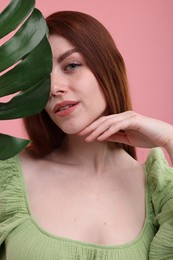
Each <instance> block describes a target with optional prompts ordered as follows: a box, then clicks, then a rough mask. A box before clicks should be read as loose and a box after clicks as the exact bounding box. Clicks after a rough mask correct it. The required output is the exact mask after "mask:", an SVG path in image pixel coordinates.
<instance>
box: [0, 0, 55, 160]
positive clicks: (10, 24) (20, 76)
mask: <svg viewBox="0 0 173 260" xmlns="http://www.w3.org/2000/svg"><path fill="white" fill-rule="evenodd" d="M34 6H35V1H34V0H12V1H11V2H10V4H9V5H8V6H7V7H6V8H5V9H4V10H3V11H2V12H1V13H0V38H3V37H4V36H6V35H7V34H9V33H10V32H12V31H13V30H15V29H16V28H18V27H19V29H18V30H17V32H16V33H15V34H14V36H13V37H11V38H10V39H9V40H8V41H6V42H5V43H4V44H3V45H2V46H1V47H0V72H2V76H1V77H0V97H4V96H7V95H10V94H14V96H13V98H11V100H10V101H8V102H6V103H2V102H0V120H9V119H16V118H21V117H27V116H30V115H34V114H37V113H39V112H41V111H42V109H43V108H44V106H45V104H46V103H47V100H48V96H49V91H50V90H49V88H50V72H51V70H52V55H51V49H50V45H49V42H48V39H47V36H48V29H47V25H46V22H45V20H44V18H43V16H42V14H41V12H40V11H39V10H38V9H36V8H34ZM11 66H12V68H11ZM10 68H11V69H10ZM7 69H8V70H7ZM15 93H16V95H15ZM29 142H30V140H25V139H20V138H16V137H12V136H8V135H5V134H0V159H1V160H5V159H8V158H10V157H12V156H14V155H15V154H17V153H19V152H20V151H21V150H23V149H24V147H25V146H26V145H27V144H28V143H29Z"/></svg>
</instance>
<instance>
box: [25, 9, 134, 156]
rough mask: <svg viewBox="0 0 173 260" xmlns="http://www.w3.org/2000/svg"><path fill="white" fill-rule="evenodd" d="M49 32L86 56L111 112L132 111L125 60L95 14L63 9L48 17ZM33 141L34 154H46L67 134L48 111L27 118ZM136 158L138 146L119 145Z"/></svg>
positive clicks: (31, 149)
mask: <svg viewBox="0 0 173 260" xmlns="http://www.w3.org/2000/svg"><path fill="white" fill-rule="evenodd" d="M46 21H47V25H48V27H49V33H50V34H57V35H60V36H62V37H64V38H66V39H67V40H68V41H69V42H71V43H72V44H73V45H74V46H75V47H76V48H77V49H78V50H79V52H80V53H81V54H82V55H83V56H84V58H85V61H86V63H87V65H88V67H89V68H90V69H91V71H92V72H93V74H94V75H95V77H96V79H97V81H98V83H99V85H100V87H101V89H102V91H103V94H104V96H105V98H106V101H107V107H108V111H109V114H116V113H121V112H125V111H127V110H131V109H132V106H131V99H130V95H129V88H128V80H127V75H126V68H125V64H124V60H123V58H122V56H121V54H120V52H119V51H118V49H117V47H116V45H115V43H114V41H113V39H112V37H111V35H110V34H109V32H108V31H107V30H106V28H105V27H104V26H103V25H102V24H101V23H100V22H99V21H98V20H96V19H95V18H94V17H92V16H90V15H88V14H84V13H81V12H76V11H61V12H56V13H53V14H51V15H50V16H48V17H47V19H46ZM24 125H25V128H26V130H27V133H28V135H29V137H30V138H31V140H32V143H31V145H30V146H29V147H28V148H27V149H28V150H29V151H30V152H31V153H32V154H33V155H34V156H43V155H45V154H47V153H49V152H51V151H52V150H54V149H55V148H57V147H59V146H60V145H61V143H62V140H63V138H64V136H65V134H64V133H63V132H62V131H61V130H60V129H59V128H58V127H57V126H56V125H55V124H54V123H53V122H52V120H51V119H50V118H49V116H48V114H47V113H46V111H45V110H43V111H42V112H41V113H40V114H37V115H34V116H31V117H27V118H25V119H24ZM119 145H120V146H121V147H122V148H123V149H124V150H126V151H127V152H128V153H129V154H130V155H131V156H132V157H134V158H136V152H135V148H134V147H131V146H128V145H125V144H119Z"/></svg>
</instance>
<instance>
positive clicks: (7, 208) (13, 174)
mask: <svg viewBox="0 0 173 260" xmlns="http://www.w3.org/2000/svg"><path fill="white" fill-rule="evenodd" d="M24 205H25V203H24V195H23V192H22V186H21V180H20V174H19V167H18V156H15V157H12V158H10V159H8V160H5V161H1V160H0V252H1V251H2V250H1V249H2V248H4V245H2V244H3V242H4V241H5V239H6V237H7V236H8V234H9V233H10V232H11V231H12V230H14V228H16V227H17V226H18V225H19V223H21V220H22V216H23V214H25V212H26V208H25V206H24ZM0 257H1V256H0Z"/></svg>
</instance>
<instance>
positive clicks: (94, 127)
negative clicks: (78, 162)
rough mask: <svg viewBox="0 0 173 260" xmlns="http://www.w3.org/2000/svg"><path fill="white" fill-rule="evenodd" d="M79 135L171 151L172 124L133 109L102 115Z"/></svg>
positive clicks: (93, 139)
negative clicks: (140, 113)
mask: <svg viewBox="0 0 173 260" xmlns="http://www.w3.org/2000/svg"><path fill="white" fill-rule="evenodd" d="M79 135H81V136H83V135H87V137H86V139H85V140H86V141H87V142H92V141H95V140H98V141H111V142H118V143H124V144H128V145H131V146H135V147H144V148H151V147H156V146H160V147H164V148H165V149H166V150H167V151H168V152H169V153H170V152H171V153H173V126H172V125H170V124H167V123H165V122H163V121H160V120H157V119H152V118H149V117H146V116H142V115H139V114H137V113H135V112H133V111H127V112H124V113H120V114H114V115H109V116H103V117H101V118H99V119H97V120H95V121H94V122H93V123H91V124H90V125H89V126H88V127H86V128H85V129H84V130H83V131H81V132H80V133H79ZM170 156H171V157H173V155H170Z"/></svg>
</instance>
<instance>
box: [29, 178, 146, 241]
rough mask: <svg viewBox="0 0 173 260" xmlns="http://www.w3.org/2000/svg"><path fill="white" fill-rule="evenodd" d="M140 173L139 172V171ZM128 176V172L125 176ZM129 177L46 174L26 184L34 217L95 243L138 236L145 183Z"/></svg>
mask: <svg viewBox="0 0 173 260" xmlns="http://www.w3.org/2000/svg"><path fill="white" fill-rule="evenodd" d="M139 176H140V175H139ZM126 177H127V176H126ZM130 178H131V177H129V178H126V179H123V178H120V179H117V177H116V176H113V175H112V176H109V177H105V178H97V177H92V178H78V177H77V176H76V178H75V175H73V174H72V175H60V176H58V177H57V176H55V175H49V176H48V175H46V174H45V175H43V176H42V178H41V179H40V180H39V179H35V181H34V182H33V181H32V182H31V181H28V179H27V178H26V186H27V192H28V200H29V204H30V208H31V212H32V214H33V217H34V218H35V220H36V221H37V223H38V224H39V225H40V226H41V227H42V228H44V229H45V230H47V231H48V232H50V233H52V234H54V235H57V236H60V237H65V238H70V239H74V240H79V241H83V242H89V243H95V244H110V245H111V244H113V245H115V244H123V243H127V242H129V241H131V240H133V239H135V238H136V237H137V236H138V234H139V233H140V231H141V229H142V227H143V225H144V221H145V185H144V180H143V178H140V177H138V180H137V183H138V185H137V186H136V185H134V184H133V182H131V181H130Z"/></svg>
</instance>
